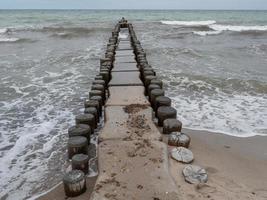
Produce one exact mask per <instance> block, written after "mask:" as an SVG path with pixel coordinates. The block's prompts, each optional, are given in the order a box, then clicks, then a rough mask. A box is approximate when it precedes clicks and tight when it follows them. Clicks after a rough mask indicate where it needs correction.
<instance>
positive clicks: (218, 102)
mask: <svg viewBox="0 0 267 200" xmlns="http://www.w3.org/2000/svg"><path fill="white" fill-rule="evenodd" d="M171 82H177V83H179V87H177V89H175V88H172V89H171V90H172V91H168V92H167V93H169V94H167V95H168V96H170V97H171V98H172V99H173V103H174V104H173V105H174V106H175V108H176V109H177V111H178V117H179V119H180V120H181V121H182V122H183V124H184V127H186V128H190V129H196V130H207V131H211V132H219V133H224V134H227V135H232V136H237V137H251V136H255V135H263V136H267V107H266V106H263V105H267V98H266V95H265V96H252V95H249V94H246V93H243V94H234V95H233V94H226V93H224V92H223V91H221V90H220V89H219V88H216V86H214V85H212V84H209V83H207V82H205V81H202V80H191V79H188V77H178V78H177V77H173V78H171ZM178 88H179V89H178ZM173 90H174V91H173ZM188 91H190V94H188ZM205 91H210V92H212V91H213V92H212V93H214V95H207V94H206V93H205ZM177 93H178V94H179V95H178V96H177V95H176V94H177Z"/></svg>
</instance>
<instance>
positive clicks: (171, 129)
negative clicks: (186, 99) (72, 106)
mask: <svg viewBox="0 0 267 200" xmlns="http://www.w3.org/2000/svg"><path fill="white" fill-rule="evenodd" d="M84 106H85V110H84V113H83V114H80V115H77V116H76V117H75V121H76V124H75V126H73V127H70V128H69V131H68V134H69V141H68V158H69V159H70V160H71V170H70V171H68V172H66V174H65V175H64V178H63V184H62V189H63V188H64V192H65V194H63V191H61V192H62V194H61V195H60V194H59V195H60V196H61V197H65V196H67V197H76V196H80V197H81V199H83V198H87V199H88V198H89V196H90V199H91V200H97V199H99V200H103V199H125V198H126V199H154V200H156V199H170V200H171V199H176V200H177V199H181V195H180V192H179V188H178V186H177V183H176V182H175V181H174V179H173V177H172V175H171V173H170V171H169V168H170V166H169V158H170V157H172V158H173V159H174V160H177V161H179V162H182V163H191V162H192V161H193V159H194V157H193V153H192V152H191V151H190V150H189V149H187V148H188V147H189V145H190V137H189V136H188V135H186V134H184V133H182V132H181V131H182V123H181V122H180V121H179V120H177V110H176V109H175V108H173V107H172V100H171V99H170V98H168V97H166V96H165V92H164V86H163V82H162V80H160V79H159V78H158V77H157V74H156V72H155V70H154V69H153V67H151V66H150V65H149V63H148V61H147V59H146V53H145V51H144V49H143V48H142V46H141V44H140V42H139V40H138V39H137V37H136V34H135V32H134V29H133V25H132V24H131V23H128V22H127V20H125V19H122V20H121V21H119V23H118V24H117V25H116V26H115V28H114V30H113V32H112V36H111V37H110V38H109V43H108V44H107V50H106V52H105V57H104V58H102V59H100V70H99V74H98V75H96V77H95V80H94V81H93V83H92V88H91V90H90V91H89V99H88V100H86V101H85V102H84ZM101 117H104V125H103V128H102V129H101V130H100V131H99V133H98V134H99V135H98V147H97V156H98V176H97V179H96V180H95V181H91V182H90V184H89V185H88V180H87V179H86V175H87V174H88V173H89V164H88V161H89V159H90V157H89V155H88V147H89V146H90V139H91V134H93V133H94V131H95V129H96V128H97V127H98V125H99V121H100V118H101ZM162 133H163V134H162ZM171 146H172V147H171ZM182 173H183V175H184V178H185V180H186V181H187V182H189V183H204V182H206V181H207V173H206V171H205V170H204V169H203V168H201V167H198V166H193V165H188V166H186V167H185V168H184V170H183V172H182ZM86 182H87V183H86ZM88 187H89V188H90V192H89V193H88V192H87V193H86V191H87V189H88Z"/></svg>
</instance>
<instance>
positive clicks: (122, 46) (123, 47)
mask: <svg viewBox="0 0 267 200" xmlns="http://www.w3.org/2000/svg"><path fill="white" fill-rule="evenodd" d="M117 50H133V47H132V46H131V44H130V43H129V44H128V43H127V44H123V43H119V45H118V47H117Z"/></svg>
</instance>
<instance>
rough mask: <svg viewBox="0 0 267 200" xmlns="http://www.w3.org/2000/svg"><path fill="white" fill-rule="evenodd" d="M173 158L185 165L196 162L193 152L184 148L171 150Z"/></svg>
mask: <svg viewBox="0 0 267 200" xmlns="http://www.w3.org/2000/svg"><path fill="white" fill-rule="evenodd" d="M171 157H172V158H173V159H174V160H177V161H179V162H183V163H191V162H192V161H193V160H194V155H193V153H192V151H190V150H189V149H187V148H184V147H176V148H173V149H172V150H171Z"/></svg>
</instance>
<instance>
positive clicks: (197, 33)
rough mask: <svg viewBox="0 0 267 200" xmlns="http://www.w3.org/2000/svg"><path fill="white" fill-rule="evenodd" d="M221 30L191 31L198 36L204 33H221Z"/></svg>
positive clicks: (204, 34)
mask: <svg viewBox="0 0 267 200" xmlns="http://www.w3.org/2000/svg"><path fill="white" fill-rule="evenodd" d="M222 32H223V31H194V32H193V33H194V34H196V35H200V36H206V35H218V34H221V33H222Z"/></svg>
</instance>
